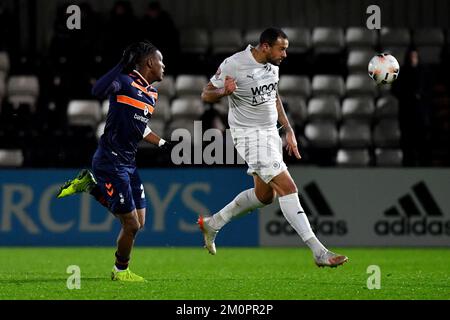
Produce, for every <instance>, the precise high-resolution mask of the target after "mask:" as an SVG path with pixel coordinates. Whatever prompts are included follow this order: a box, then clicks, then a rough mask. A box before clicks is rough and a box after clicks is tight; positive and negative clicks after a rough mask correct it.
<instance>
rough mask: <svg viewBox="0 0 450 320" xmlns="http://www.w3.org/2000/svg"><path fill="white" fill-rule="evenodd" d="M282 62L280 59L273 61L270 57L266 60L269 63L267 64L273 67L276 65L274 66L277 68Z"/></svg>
mask: <svg viewBox="0 0 450 320" xmlns="http://www.w3.org/2000/svg"><path fill="white" fill-rule="evenodd" d="M282 61H283V59H281V58H279V59H276V60H275V59H273V58H272V57H270V58H269V59H268V62H269V63H271V64H274V65H276V66H279V65H280V64H281V62H282Z"/></svg>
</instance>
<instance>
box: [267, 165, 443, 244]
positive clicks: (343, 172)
mask: <svg viewBox="0 0 450 320" xmlns="http://www.w3.org/2000/svg"><path fill="white" fill-rule="evenodd" d="M290 173H291V175H292V177H293V178H294V180H295V182H296V183H297V186H298V189H299V195H300V201H301V203H302V206H303V208H304V209H305V212H306V213H307V215H308V218H309V220H310V223H311V226H312V228H313V230H314V231H315V232H316V235H317V236H318V238H319V239H320V240H321V241H322V242H323V243H324V244H326V245H329V246H383V247H385V246H444V247H447V246H448V247H450V170H447V169H375V168H371V169H327V168H292V169H291V170H290ZM259 228H260V230H259V231H260V232H259V234H260V244H261V245H262V246H297V245H301V243H302V241H301V239H300V238H299V236H298V235H297V234H296V233H295V231H294V230H293V229H292V228H291V227H290V225H289V223H288V222H287V221H286V219H285V218H284V216H283V214H282V213H281V211H280V207H279V203H278V200H276V201H274V203H272V204H271V205H269V206H266V207H264V208H262V209H260V217H259Z"/></svg>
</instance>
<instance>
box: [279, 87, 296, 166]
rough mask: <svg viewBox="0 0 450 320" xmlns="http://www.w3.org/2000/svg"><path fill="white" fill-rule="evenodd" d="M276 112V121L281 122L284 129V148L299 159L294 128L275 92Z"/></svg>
mask: <svg viewBox="0 0 450 320" xmlns="http://www.w3.org/2000/svg"><path fill="white" fill-rule="evenodd" d="M276 104H277V112H278V122H279V123H281V125H282V126H283V128H284V130H285V131H286V142H287V145H286V150H287V151H288V154H289V155H292V154H294V156H295V157H296V158H297V159H301V158H302V157H301V156H300V152H299V151H298V147H297V139H296V138H295V133H294V130H293V129H292V127H291V124H290V123H289V120H288V118H287V116H286V112H285V111H284V108H283V103H282V102H281V99H280V96H279V95H278V94H277V103H276Z"/></svg>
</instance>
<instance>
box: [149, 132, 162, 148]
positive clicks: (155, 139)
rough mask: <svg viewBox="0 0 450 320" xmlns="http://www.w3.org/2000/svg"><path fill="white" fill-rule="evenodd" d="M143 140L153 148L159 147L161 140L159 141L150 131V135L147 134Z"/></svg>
mask: <svg viewBox="0 0 450 320" xmlns="http://www.w3.org/2000/svg"><path fill="white" fill-rule="evenodd" d="M144 140H145V141H147V142H149V143H151V144H154V145H155V146H158V147H160V144H159V143H160V141H161V140H163V139H161V138H160V137H159V136H158V135H157V134H156V133H154V132H153V131H150V133H148V134H147V135H145V136H144Z"/></svg>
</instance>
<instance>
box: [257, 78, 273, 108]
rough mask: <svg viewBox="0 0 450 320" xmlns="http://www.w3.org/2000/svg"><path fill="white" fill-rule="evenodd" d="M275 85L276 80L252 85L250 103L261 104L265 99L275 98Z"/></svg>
mask: <svg viewBox="0 0 450 320" xmlns="http://www.w3.org/2000/svg"><path fill="white" fill-rule="evenodd" d="M277 86H278V82H274V83H270V84H268V85H267V84H264V85H262V86H258V87H253V88H251V90H252V95H253V98H252V105H254V106H256V105H258V104H262V103H264V102H266V101H270V100H272V99H275V98H276V96H277Z"/></svg>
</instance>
